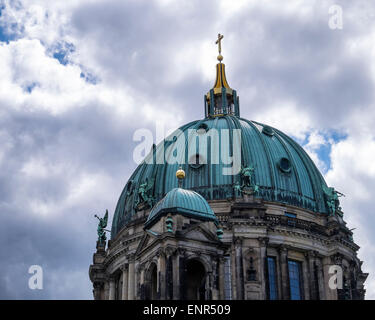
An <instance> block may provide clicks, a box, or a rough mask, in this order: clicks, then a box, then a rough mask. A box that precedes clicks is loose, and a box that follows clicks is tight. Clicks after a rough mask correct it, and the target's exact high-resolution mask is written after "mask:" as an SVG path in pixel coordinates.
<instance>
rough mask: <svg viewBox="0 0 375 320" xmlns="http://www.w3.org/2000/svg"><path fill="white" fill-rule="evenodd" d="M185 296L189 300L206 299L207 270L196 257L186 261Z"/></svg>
mask: <svg viewBox="0 0 375 320" xmlns="http://www.w3.org/2000/svg"><path fill="white" fill-rule="evenodd" d="M185 270H186V278H185V281H186V282H185V295H184V296H185V298H186V299H187V300H205V298H206V297H205V296H206V270H205V268H204V266H203V264H202V263H201V262H200V261H198V260H195V259H192V260H188V261H187V262H186V268H185Z"/></svg>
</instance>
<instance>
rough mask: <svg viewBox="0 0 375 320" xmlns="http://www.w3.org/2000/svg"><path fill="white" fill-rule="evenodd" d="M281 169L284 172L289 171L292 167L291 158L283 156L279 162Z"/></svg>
mask: <svg viewBox="0 0 375 320" xmlns="http://www.w3.org/2000/svg"><path fill="white" fill-rule="evenodd" d="M278 166H279V169H280V170H281V171H282V172H285V173H289V172H290V171H291V169H292V167H291V164H290V161H289V159H287V158H281V159H280V160H279V163H278Z"/></svg>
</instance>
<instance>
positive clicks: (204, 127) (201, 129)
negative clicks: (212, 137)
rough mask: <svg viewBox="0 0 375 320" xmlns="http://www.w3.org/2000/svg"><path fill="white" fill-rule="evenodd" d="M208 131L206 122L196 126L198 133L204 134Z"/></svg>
mask: <svg viewBox="0 0 375 320" xmlns="http://www.w3.org/2000/svg"><path fill="white" fill-rule="evenodd" d="M207 131H208V125H207V124H206V123H204V122H203V123H201V124H200V125H199V126H198V128H197V132H198V134H204V133H206V132H207Z"/></svg>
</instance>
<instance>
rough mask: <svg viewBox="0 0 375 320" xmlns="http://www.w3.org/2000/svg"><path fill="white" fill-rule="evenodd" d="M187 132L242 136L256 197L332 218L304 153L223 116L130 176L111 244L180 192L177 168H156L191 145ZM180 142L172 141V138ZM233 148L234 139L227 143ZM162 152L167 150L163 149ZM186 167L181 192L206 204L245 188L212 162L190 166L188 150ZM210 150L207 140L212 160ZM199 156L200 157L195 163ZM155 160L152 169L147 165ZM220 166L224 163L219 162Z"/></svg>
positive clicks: (264, 130) (275, 134)
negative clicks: (141, 213)
mask: <svg viewBox="0 0 375 320" xmlns="http://www.w3.org/2000/svg"><path fill="white" fill-rule="evenodd" d="M189 129H195V130H198V129H199V132H201V134H203V135H204V134H209V133H210V130H211V129H217V131H218V133H219V136H220V139H222V132H224V131H225V130H224V131H223V130H220V129H227V131H228V130H229V136H230V137H232V133H233V130H234V129H239V130H240V131H241V149H242V150H241V164H242V166H243V167H252V168H253V169H254V170H253V180H254V181H253V182H254V184H255V185H256V188H257V190H256V191H257V192H256V194H255V196H256V197H259V198H262V199H264V200H266V201H272V202H277V203H283V204H289V205H293V206H297V207H300V208H305V209H308V210H311V211H315V212H320V213H328V208H327V207H326V203H325V198H324V188H325V187H327V185H326V183H325V181H324V179H323V177H322V175H321V174H320V172H319V170H318V169H317V168H316V166H315V164H314V163H313V161H312V160H311V159H310V157H309V156H308V155H307V153H306V152H305V151H304V150H303V148H302V147H301V146H300V145H299V144H298V143H296V142H295V141H294V140H293V139H291V138H290V137H288V136H287V135H286V134H284V133H282V132H281V131H279V130H277V129H275V128H271V127H269V126H265V125H263V124H261V123H257V122H255V121H249V120H246V119H243V118H240V117H238V116H232V115H224V116H217V117H213V118H212V117H207V118H205V119H203V120H198V121H193V122H190V123H188V124H186V125H184V126H182V127H181V128H180V129H179V130H177V131H176V132H174V133H172V135H171V136H170V137H168V138H166V139H165V140H163V142H161V143H160V144H159V145H158V146H157V147H156V148H155V149H154V151H153V152H151V153H150V154H149V155H148V156H147V157H146V159H145V160H147V161H145V162H143V163H141V164H140V165H139V166H138V168H137V169H136V170H135V171H134V173H133V174H132V175H131V177H130V179H129V181H128V182H127V183H126V185H125V188H124V190H123V191H122V193H121V196H120V199H119V201H118V203H117V207H116V210H115V214H114V217H113V223H112V238H114V237H115V236H116V234H117V233H118V232H119V231H120V230H121V228H123V227H124V226H125V225H127V224H128V223H129V222H130V220H131V218H132V216H133V215H134V214H135V213H136V212H137V211H138V210H142V209H144V208H145V209H147V208H152V207H153V206H154V205H155V204H156V203H157V202H158V201H159V200H160V199H162V198H163V197H164V196H165V195H166V194H167V193H168V192H169V191H170V190H172V189H174V188H176V187H177V186H178V181H177V179H176V176H175V174H176V171H177V170H178V168H179V166H180V165H179V164H177V163H176V164H167V163H165V164H156V158H157V156H158V155H159V154H160V152H164V151H163V150H165V151H166V153H167V150H168V147H169V146H170V145H171V144H173V143H175V142H176V141H177V142H178V141H180V140H179V139H178V138H179V137H180V136H181V135H184V136H185V138H186V139H185V140H181V141H186V142H183V143H186V144H187V140H188V131H189ZM174 135H175V136H176V137H177V138H176V137H175V138H174V139H172V138H173V136H174ZM228 143H229V144H232V139H229V142H228ZM162 147H164V149H163V148H162ZM185 149H186V150H185V156H186V161H185V164H183V165H182V167H183V169H184V170H185V172H186V178H185V179H184V181H183V184H184V185H183V188H184V189H189V190H194V191H196V192H198V193H199V194H200V195H202V196H203V197H204V198H205V199H206V200H215V199H231V198H235V197H236V192H237V191H236V186H238V185H239V184H241V175H240V174H237V175H223V168H225V167H227V165H225V164H223V163H221V162H220V163H218V164H213V163H211V162H210V158H209V159H207V162H208V163H207V164H188V147H186V148H185ZM210 152H211V145H210V140H209V139H208V143H207V154H208V155H210ZM199 157H200V155H199V154H197V158H199ZM152 159H154V160H155V161H153V164H148V163H146V162H150V160H152ZM220 161H221V160H220Z"/></svg>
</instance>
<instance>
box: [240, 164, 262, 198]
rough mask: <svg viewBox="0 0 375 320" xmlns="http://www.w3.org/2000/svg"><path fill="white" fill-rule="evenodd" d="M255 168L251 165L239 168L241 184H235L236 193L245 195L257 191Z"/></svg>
mask: <svg viewBox="0 0 375 320" xmlns="http://www.w3.org/2000/svg"><path fill="white" fill-rule="evenodd" d="M254 171H255V167H254V166H252V165H249V166H246V167H244V166H241V171H240V177H241V184H238V183H237V184H235V185H234V189H235V191H236V192H238V191H240V192H241V193H246V194H256V193H257V192H258V191H259V187H258V185H257V184H256V183H255V174H254Z"/></svg>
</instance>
